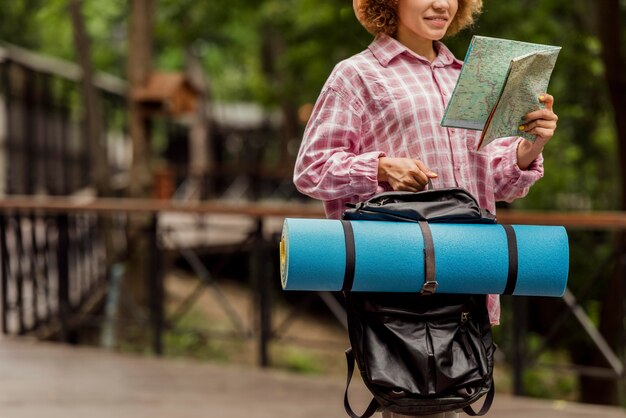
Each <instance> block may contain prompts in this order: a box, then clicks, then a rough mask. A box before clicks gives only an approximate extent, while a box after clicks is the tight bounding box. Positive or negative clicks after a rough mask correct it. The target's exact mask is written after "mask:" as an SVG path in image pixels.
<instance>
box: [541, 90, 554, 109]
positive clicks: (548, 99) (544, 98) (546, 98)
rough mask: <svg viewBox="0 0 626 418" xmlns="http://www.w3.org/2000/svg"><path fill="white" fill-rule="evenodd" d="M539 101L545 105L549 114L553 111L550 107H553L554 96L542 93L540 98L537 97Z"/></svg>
mask: <svg viewBox="0 0 626 418" xmlns="http://www.w3.org/2000/svg"><path fill="white" fill-rule="evenodd" d="M539 101H540V102H541V103H543V104H545V105H546V109H548V110H549V111H550V112H552V111H553V109H552V107H553V106H554V96H552V95H551V94H548V93H544V94H542V95H541V96H539Z"/></svg>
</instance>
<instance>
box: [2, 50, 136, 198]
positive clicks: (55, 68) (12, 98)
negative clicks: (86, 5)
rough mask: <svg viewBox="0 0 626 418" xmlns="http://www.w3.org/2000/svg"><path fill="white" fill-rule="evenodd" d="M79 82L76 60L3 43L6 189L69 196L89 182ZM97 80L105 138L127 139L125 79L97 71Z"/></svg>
mask: <svg viewBox="0 0 626 418" xmlns="http://www.w3.org/2000/svg"><path fill="white" fill-rule="evenodd" d="M79 82H80V70H79V68H78V66H76V65H74V64H70V63H67V62H64V61H60V60H55V59H51V58H48V57H44V56H41V55H38V54H34V53H31V52H29V51H26V50H23V49H20V48H17V47H14V46H7V45H5V46H0V104H1V105H2V106H0V113H1V115H0V140H3V141H2V145H1V147H3V148H2V149H0V188H1V191H3V192H4V193H6V194H28V195H32V194H47V195H69V194H72V193H74V192H76V191H77V190H80V189H82V188H84V187H86V186H88V185H89V180H90V166H91V161H90V160H91V157H90V153H89V151H88V148H87V146H88V141H86V140H85V133H84V122H83V120H84V117H83V115H84V110H83V108H82V106H81V101H80V95H79V88H80V86H79ZM95 84H96V87H97V89H98V92H99V95H100V102H101V106H102V109H103V112H102V113H103V125H102V126H103V131H104V132H103V137H102V138H101V140H102V141H103V143H107V144H108V143H113V141H114V140H115V139H117V140H118V141H120V140H123V131H124V129H125V127H124V126H125V118H126V116H125V114H126V108H127V105H126V92H125V90H126V87H125V83H124V82H123V81H121V80H119V79H117V78H115V77H112V76H105V75H98V76H96V80H95ZM105 148H107V147H105ZM112 163H115V162H114V161H112Z"/></svg>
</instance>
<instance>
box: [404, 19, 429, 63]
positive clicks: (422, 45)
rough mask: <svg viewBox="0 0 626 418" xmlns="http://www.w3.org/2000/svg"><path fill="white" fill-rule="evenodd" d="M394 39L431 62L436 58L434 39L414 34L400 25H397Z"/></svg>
mask: <svg viewBox="0 0 626 418" xmlns="http://www.w3.org/2000/svg"><path fill="white" fill-rule="evenodd" d="M396 39H397V40H398V41H399V42H400V43H402V44H403V45H404V46H406V47H407V48H409V49H410V50H411V51H413V52H415V53H416V54H417V55H421V56H422V57H424V58H426V59H427V60H429V61H430V62H433V61H434V60H435V58H437V50H436V49H435V42H434V41H432V40H430V39H424V38H420V37H418V36H415V34H414V33H412V32H410V31H408V30H407V29H406V28H404V27H403V26H402V25H400V26H399V27H398V33H397V34H396Z"/></svg>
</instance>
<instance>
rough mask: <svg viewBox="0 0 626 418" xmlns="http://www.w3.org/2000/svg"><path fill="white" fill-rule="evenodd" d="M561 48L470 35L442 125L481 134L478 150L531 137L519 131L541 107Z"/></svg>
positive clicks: (533, 137)
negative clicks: (505, 140) (498, 140)
mask: <svg viewBox="0 0 626 418" xmlns="http://www.w3.org/2000/svg"><path fill="white" fill-rule="evenodd" d="M560 50H561V47H558V46H550V45H540V44H531V43H527V42H519V41H511V40H507V39H498V38H489V37H485V36H474V37H473V38H472V42H471V43H470V46H469V48H468V50H467V54H466V56H465V62H464V63H463V68H462V69H461V74H460V75H459V78H458V80H457V83H456V86H455V88H454V91H453V93H452V97H451V98H450V101H449V102H448V106H447V107H446V111H445V114H444V116H443V119H442V120H441V126H447V127H455V128H465V129H474V130H482V131H483V132H482V136H481V141H480V144H479V148H483V147H485V146H486V145H487V144H489V143H490V142H492V141H493V140H494V139H496V138H502V137H507V136H522V137H524V138H526V139H528V140H529V141H534V140H535V135H532V134H528V133H525V132H522V131H520V130H519V126H520V125H521V124H522V122H523V120H522V118H523V117H524V115H526V114H527V113H528V112H532V111H534V110H539V109H541V108H543V107H544V105H543V104H542V103H541V102H539V95H541V93H545V92H546V91H547V89H548V83H549V81H550V76H551V74H552V70H553V69H554V64H555V63H556V59H557V56H558V54H559V51H560Z"/></svg>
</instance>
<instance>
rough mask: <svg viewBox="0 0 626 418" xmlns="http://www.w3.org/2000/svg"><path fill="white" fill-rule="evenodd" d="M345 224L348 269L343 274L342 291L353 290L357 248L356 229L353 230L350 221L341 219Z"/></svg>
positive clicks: (342, 224)
mask: <svg viewBox="0 0 626 418" xmlns="http://www.w3.org/2000/svg"><path fill="white" fill-rule="evenodd" d="M341 226H343V235H344V237H345V240H346V271H345V273H344V275H343V285H342V286H341V291H342V292H349V291H350V290H352V285H353V284H354V266H355V263H356V250H355V246H354V231H353V230H352V224H351V223H350V221H343V220H342V221H341Z"/></svg>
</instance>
